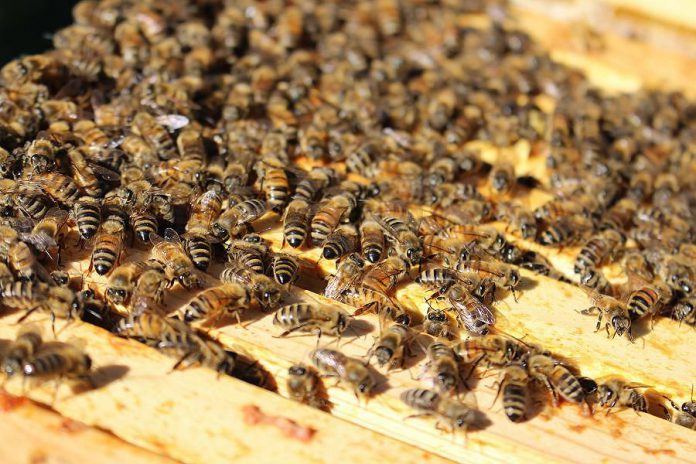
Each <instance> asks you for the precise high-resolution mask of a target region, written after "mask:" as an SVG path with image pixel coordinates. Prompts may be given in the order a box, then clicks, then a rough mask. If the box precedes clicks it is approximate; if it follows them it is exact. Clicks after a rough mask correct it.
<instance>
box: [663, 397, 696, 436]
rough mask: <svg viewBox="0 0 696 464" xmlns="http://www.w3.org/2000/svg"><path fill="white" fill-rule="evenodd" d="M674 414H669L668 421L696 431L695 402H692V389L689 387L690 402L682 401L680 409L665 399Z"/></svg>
mask: <svg viewBox="0 0 696 464" xmlns="http://www.w3.org/2000/svg"><path fill="white" fill-rule="evenodd" d="M666 399H667V401H669V403H670V405H671V406H672V408H673V409H674V411H675V412H676V414H674V415H673V414H671V413H669V420H670V421H672V422H674V423H675V424H677V425H681V426H682V427H686V428H687V429H691V430H696V401H694V388H693V386H692V387H691V401H684V402H683V403H682V405H681V408H680V407H679V406H678V405H677V404H676V403H675V402H674V401H672V400H671V399H669V398H666Z"/></svg>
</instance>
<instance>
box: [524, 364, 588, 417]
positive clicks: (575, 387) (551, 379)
mask: <svg viewBox="0 0 696 464" xmlns="http://www.w3.org/2000/svg"><path fill="white" fill-rule="evenodd" d="M525 364H526V366H527V370H528V372H529V376H530V377H531V378H533V379H534V380H537V381H539V382H541V383H542V384H543V385H544V386H545V387H546V389H547V390H548V391H549V392H550V393H551V395H552V400H553V405H554V406H558V397H559V396H560V397H561V398H563V399H565V400H566V401H570V402H571V403H576V404H579V403H582V402H583V401H585V392H584V390H583V388H582V385H581V384H580V381H579V380H578V378H577V377H576V376H574V375H573V374H572V373H571V372H570V371H569V370H568V368H567V367H565V366H564V365H562V364H561V363H560V362H558V361H556V360H554V359H553V358H551V357H550V356H548V355H546V354H532V355H531V356H529V358H528V359H527V360H526V362H525Z"/></svg>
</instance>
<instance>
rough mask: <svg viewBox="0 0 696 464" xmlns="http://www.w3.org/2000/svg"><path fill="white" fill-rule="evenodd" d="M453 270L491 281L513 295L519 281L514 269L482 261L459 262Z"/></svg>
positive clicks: (517, 273) (505, 265) (506, 265)
mask: <svg viewBox="0 0 696 464" xmlns="http://www.w3.org/2000/svg"><path fill="white" fill-rule="evenodd" d="M455 270H456V271H458V272H460V273H473V274H476V275H478V276H480V277H486V278H489V279H492V280H493V281H494V282H495V283H496V284H498V285H500V286H501V287H505V288H507V289H508V290H510V292H512V293H513V295H514V291H515V288H517V286H518V285H519V283H520V281H521V276H520V273H519V271H518V270H517V269H515V268H514V267H512V266H510V265H508V264H503V263H497V262H494V261H483V260H474V259H468V260H459V261H458V262H457V264H456V266H455Z"/></svg>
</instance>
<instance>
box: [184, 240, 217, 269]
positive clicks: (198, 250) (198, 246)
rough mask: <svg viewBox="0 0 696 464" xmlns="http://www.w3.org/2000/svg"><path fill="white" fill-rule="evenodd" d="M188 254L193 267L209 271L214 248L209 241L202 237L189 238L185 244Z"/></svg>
mask: <svg viewBox="0 0 696 464" xmlns="http://www.w3.org/2000/svg"><path fill="white" fill-rule="evenodd" d="M184 246H185V248H186V253H187V254H188V255H189V257H190V258H191V261H192V262H193V265H194V266H196V268H198V269H200V270H201V271H205V270H206V269H208V266H209V265H210V257H211V255H212V248H211V246H210V243H209V242H208V240H206V238H205V237H202V236H200V235H194V236H191V237H189V238H188V239H187V240H186V242H185V243H184Z"/></svg>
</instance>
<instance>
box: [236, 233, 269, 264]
mask: <svg viewBox="0 0 696 464" xmlns="http://www.w3.org/2000/svg"><path fill="white" fill-rule="evenodd" d="M267 255H268V245H266V243H265V242H264V241H263V239H262V238H261V237H260V236H259V235H257V234H247V235H245V236H244V237H242V238H241V239H237V240H231V241H230V242H229V244H228V247H227V259H228V261H229V262H231V263H235V264H236V265H243V266H245V267H247V268H249V269H251V270H252V271H254V272H256V273H258V274H263V273H264V270H265V268H266V264H265V261H266V257H267Z"/></svg>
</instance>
